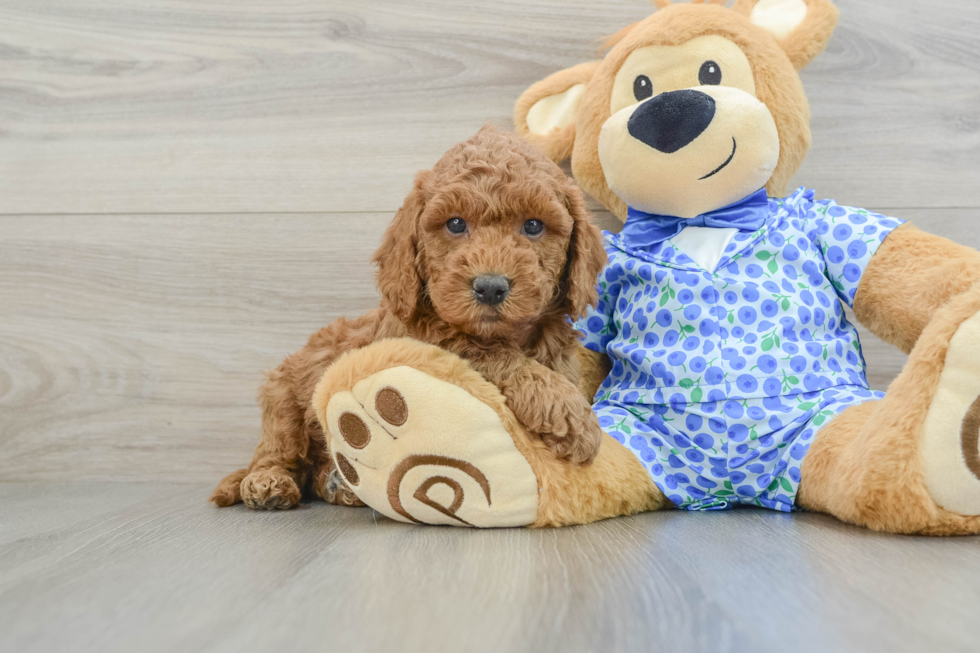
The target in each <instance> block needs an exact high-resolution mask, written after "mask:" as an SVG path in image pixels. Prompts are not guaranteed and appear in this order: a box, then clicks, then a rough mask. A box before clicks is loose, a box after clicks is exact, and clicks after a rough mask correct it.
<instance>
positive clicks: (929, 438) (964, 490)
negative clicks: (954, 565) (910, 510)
mask: <svg viewBox="0 0 980 653" xmlns="http://www.w3.org/2000/svg"><path fill="white" fill-rule="evenodd" d="M978 441H980V313H977V314H975V315H973V316H972V317H970V318H967V319H966V320H965V321H964V322H963V323H961V324H960V326H959V328H957V330H956V333H955V334H954V335H953V338H952V340H950V343H949V349H948V350H947V352H946V359H945V362H944V364H943V371H942V374H941V375H940V377H939V382H938V384H937V386H936V390H935V394H934V395H933V399H932V403H931V404H930V405H929V410H928V412H927V413H926V418H925V422H924V423H923V430H922V440H921V443H920V448H919V451H920V455H921V458H922V473H923V480H924V481H925V485H926V488H927V489H928V491H929V494H930V495H932V498H933V499H934V500H935V501H936V503H937V504H939V505H940V506H942V507H943V508H945V509H946V510H948V511H950V512H954V513H958V514H960V515H980V454H978Z"/></svg>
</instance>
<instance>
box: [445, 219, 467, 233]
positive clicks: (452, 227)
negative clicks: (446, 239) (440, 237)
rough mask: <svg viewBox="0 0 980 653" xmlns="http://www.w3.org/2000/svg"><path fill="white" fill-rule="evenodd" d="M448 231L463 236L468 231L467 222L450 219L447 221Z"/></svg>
mask: <svg viewBox="0 0 980 653" xmlns="http://www.w3.org/2000/svg"><path fill="white" fill-rule="evenodd" d="M446 229H448V230H449V233H451V234H461V233H463V232H464V231H466V220H464V219H463V218H449V220H447V221H446Z"/></svg>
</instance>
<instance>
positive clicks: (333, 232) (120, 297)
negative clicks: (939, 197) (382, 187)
mask: <svg viewBox="0 0 980 653" xmlns="http://www.w3.org/2000/svg"><path fill="white" fill-rule="evenodd" d="M890 213H898V214H900V215H901V216H903V217H906V218H911V219H912V220H913V221H914V222H916V223H917V224H919V226H920V227H922V228H924V229H927V230H929V231H933V232H935V233H939V234H942V235H946V236H949V237H951V238H954V239H956V240H958V241H960V242H963V243H966V244H968V245H972V246H974V247H980V231H978V230H977V229H976V228H975V227H974V224H975V223H974V220H975V218H974V216H973V213H974V212H973V211H972V210H965V209H959V210H950V209H943V210H940V209H933V210H908V211H890ZM389 220H390V215H389V214H384V213H351V214H322V215H319V214H308V215H248V216H225V215H221V216H218V215H207V216H202V215H189V216H172V215H167V216H5V217H0V243H3V247H2V249H0V306H2V307H3V311H2V312H0V361H2V362H3V364H2V365H0V451H2V452H3V453H2V455H0V480H7V481H12V480H29V479H34V480H64V479H102V480H106V479H128V480H140V479H155V480H160V481H175V480H176V481H204V480H211V481H215V482H216V481H217V480H218V479H219V478H221V476H223V475H224V474H225V473H228V472H230V471H231V470H233V469H236V468H238V467H240V466H242V465H243V464H245V463H246V462H247V461H248V460H249V458H250V456H251V451H252V448H253V447H254V446H255V443H256V442H257V441H258V435H259V411H258V407H257V405H256V403H255V400H254V398H255V395H256V391H257V389H258V386H259V384H260V383H261V381H262V372H263V371H264V370H268V369H272V368H274V367H275V366H276V365H278V364H279V363H280V362H281V360H282V359H283V358H284V357H285V356H286V355H287V354H289V353H291V352H292V351H295V350H296V349H299V348H300V347H301V346H302V345H303V343H305V342H306V339H307V338H308V337H309V335H310V334H312V333H313V332H314V331H315V330H316V329H318V328H320V327H321V326H325V325H327V324H328V323H329V322H331V321H332V320H334V319H336V318H338V317H340V316H349V317H352V316H356V315H359V314H361V313H363V312H364V311H366V310H368V309H370V308H372V307H373V306H375V305H376V304H377V295H376V291H375V289H374V276H373V269H372V267H371V266H370V264H369V260H370V257H371V255H372V253H373V251H374V249H375V247H376V246H377V244H378V242H379V240H380V234H381V232H382V231H383V229H384V227H385V225H386V224H387V223H388V221H389ZM596 220H597V222H599V224H601V225H602V226H604V227H605V228H612V229H618V223H617V222H616V220H615V218H614V217H612V216H611V215H609V214H608V213H598V214H596ZM862 336H863V342H864V345H865V356H866V358H867V361H868V365H869V370H870V372H869V379H870V381H871V383H872V386H873V387H875V388H878V389H885V388H886V387H887V385H888V383H889V382H890V381H891V379H892V378H893V377H894V376H895V375H896V374H897V373H898V372H899V371H900V370H901V367H902V365H903V364H904V360H905V357H904V356H903V355H902V354H901V353H900V352H898V351H897V350H896V349H894V348H892V347H890V346H889V345H886V344H884V343H882V342H881V341H879V340H877V339H876V338H874V337H873V336H871V335H869V334H866V333H863V334H862Z"/></svg>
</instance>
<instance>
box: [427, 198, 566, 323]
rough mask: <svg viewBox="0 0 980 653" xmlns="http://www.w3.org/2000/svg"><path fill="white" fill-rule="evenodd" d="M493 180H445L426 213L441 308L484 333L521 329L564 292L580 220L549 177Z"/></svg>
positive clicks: (430, 284) (431, 270)
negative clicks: (575, 221)
mask: <svg viewBox="0 0 980 653" xmlns="http://www.w3.org/2000/svg"><path fill="white" fill-rule="evenodd" d="M487 181H489V182H490V183H487V184H484V186H485V187H482V188H481V187H480V186H481V185H480V184H477V185H474V184H472V183H470V182H468V181H467V182H462V183H450V184H448V185H447V186H444V187H442V188H440V189H439V190H438V191H437V192H436V193H435V195H434V196H433V197H432V198H431V199H430V200H429V201H427V202H426V207H425V210H424V211H423V212H422V216H421V218H420V221H419V244H420V249H421V250H422V251H424V252H425V260H426V267H427V270H428V279H427V284H426V285H427V288H428V296H429V299H430V301H431V302H432V306H433V308H434V309H435V311H436V313H438V314H439V316H440V317H441V318H442V319H443V320H445V321H446V322H448V323H449V324H451V325H453V326H454V327H455V328H457V329H459V330H461V331H463V332H465V333H469V334H472V335H477V336H482V337H490V336H495V335H505V334H507V333H512V332H514V331H515V330H520V329H521V328H522V327H524V326H527V325H528V324H530V323H532V322H534V321H536V320H537V319H538V318H539V317H541V315H542V314H543V313H544V312H545V311H546V310H547V308H548V306H549V304H550V303H551V302H552V300H553V299H555V298H557V297H558V295H559V293H560V285H561V280H562V274H563V272H564V270H565V264H566V260H567V253H568V251H569V247H570V245H571V236H572V231H573V228H574V224H573V219H572V217H571V215H569V212H568V210H567V209H566V208H565V206H564V204H563V202H562V198H560V197H559V196H558V195H556V193H555V191H554V190H553V189H549V188H547V187H546V186H545V185H544V184H542V183H539V182H536V181H533V180H521V181H520V182H515V183H507V182H503V183H501V182H499V181H496V182H494V181H493V180H487Z"/></svg>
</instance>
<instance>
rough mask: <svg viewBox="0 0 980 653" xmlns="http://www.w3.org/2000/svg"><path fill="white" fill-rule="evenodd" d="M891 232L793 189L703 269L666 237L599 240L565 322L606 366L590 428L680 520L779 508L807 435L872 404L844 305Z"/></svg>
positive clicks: (874, 219)
mask: <svg viewBox="0 0 980 653" xmlns="http://www.w3.org/2000/svg"><path fill="white" fill-rule="evenodd" d="M899 224H901V221H900V220H896V219H893V218H887V217H885V216H882V215H878V214H876V213H872V212H869V211H866V210H864V209H856V208H850V207H844V206H839V205H838V204H836V203H835V202H833V201H832V200H820V201H814V195H813V191H812V190H806V189H802V188H801V189H798V190H797V191H796V192H794V193H793V194H792V195H790V196H788V197H786V198H784V199H782V200H770V202H769V218H768V220H767V221H766V223H765V225H764V226H763V227H762V228H761V229H759V230H757V231H755V232H740V233H737V234H736V235H735V237H734V238H733V239H732V241H731V242H730V243H729V244H728V246H727V248H726V250H725V252H724V254H723V256H722V258H721V260H720V261H719V263H718V265H717V266H716V268H715V269H714V270H710V271H709V270H704V269H701V268H700V267H698V265H697V264H696V263H694V261H693V260H691V259H690V258H689V257H688V256H687V255H685V254H684V253H683V252H681V251H680V250H678V249H677V248H676V247H674V245H673V244H672V242H671V241H670V240H666V241H664V242H662V243H659V244H657V245H654V246H652V247H650V248H648V249H641V248H635V247H631V245H630V243H629V242H628V240H627V239H626V238H625V237H623V236H622V235H619V234H616V235H614V234H611V233H608V232H607V233H606V234H605V236H606V241H607V252H608V253H609V259H610V260H609V264H608V265H607V266H606V268H605V269H604V270H603V272H602V273H601V274H600V277H599V291H600V299H599V304H598V306H597V308H596V309H595V310H593V311H591V312H590V313H589V314H588V315H586V316H585V317H584V318H583V319H582V320H580V321H579V322H578V324H577V325H576V326H577V328H578V329H579V331H580V333H581V335H582V337H583V341H584V344H585V346H586V347H589V348H590V349H593V350H595V351H599V352H604V353H606V354H608V355H609V357H610V359H611V360H612V362H613V368H612V372H611V373H610V375H609V377H608V378H606V380H605V381H604V382H603V384H602V386H601V387H600V389H599V391H598V393H597V395H596V397H595V406H594V408H595V411H596V413H597V414H598V416H599V420H600V423H601V424H602V426H603V428H605V429H606V431H607V432H608V433H609V434H610V435H612V436H613V437H615V438H616V439H617V440H619V441H620V442H622V443H623V444H625V445H626V446H627V447H629V448H630V449H631V450H632V451H633V452H634V453H636V454H637V456H638V457H639V458H640V459H641V460H642V461H643V462H644V464H645V465H646V467H647V469H649V470H650V473H651V475H652V476H653V479H654V481H655V482H656V483H657V485H658V486H659V487H660V489H661V490H663V492H664V494H665V495H667V496H668V497H669V498H670V499H671V500H672V501H674V503H676V504H677V505H679V506H681V507H684V508H688V509H718V508H727V507H729V506H730V505H732V504H734V503H748V504H754V505H760V506H764V507H767V508H773V509H778V510H790V509H791V508H792V506H793V502H794V500H795V496H796V491H797V488H798V486H799V481H800V472H799V469H800V464H801V462H802V460H803V457H804V455H805V454H806V452H807V450H808V449H809V446H810V443H811V442H812V440H813V437H814V436H815V433H816V431H817V430H818V429H819V428H820V427H821V426H822V425H823V424H825V423H826V422H827V421H828V420H829V419H830V418H831V417H832V416H833V415H835V414H836V413H837V412H839V411H841V410H843V409H844V408H846V407H847V406H850V405H853V404H854V403H859V402H861V401H867V400H869V399H874V398H880V396H881V395H880V393H874V392H872V391H870V390H869V389H868V384H867V380H866V378H865V373H864V358H863V356H862V354H861V346H860V342H859V341H858V334H857V331H856V329H855V328H854V326H853V325H852V324H850V322H848V320H847V318H846V317H845V315H844V306H843V305H844V304H847V305H848V306H853V303H854V295H855V292H856V291H857V287H858V284H859V282H860V279H861V274H862V273H863V272H864V270H865V268H866V267H867V264H868V262H869V261H870V260H871V257H872V256H873V255H874V253H875V251H877V248H878V246H879V245H880V244H881V242H882V241H883V240H884V238H885V237H886V236H887V235H888V234H889V233H890V232H891V230H892V229H894V228H895V227H897V226H898V225H899Z"/></svg>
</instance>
